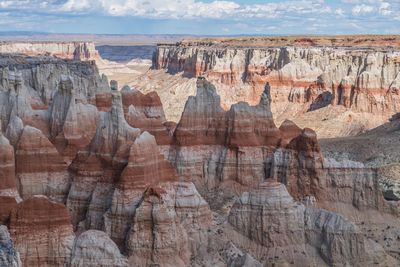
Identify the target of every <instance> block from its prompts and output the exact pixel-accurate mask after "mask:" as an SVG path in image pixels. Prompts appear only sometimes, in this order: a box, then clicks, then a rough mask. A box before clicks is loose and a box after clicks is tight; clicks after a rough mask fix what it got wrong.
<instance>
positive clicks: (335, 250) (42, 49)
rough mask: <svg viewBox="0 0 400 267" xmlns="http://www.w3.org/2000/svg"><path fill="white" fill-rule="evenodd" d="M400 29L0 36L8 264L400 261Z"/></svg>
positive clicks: (1, 225)
mask: <svg viewBox="0 0 400 267" xmlns="http://www.w3.org/2000/svg"><path fill="white" fill-rule="evenodd" d="M399 39H400V38H399V37H398V36H356V37H350V36H337V37H272V38H269V37H268V38H267V37H257V38H256V37H254V38H250V37H247V38H235V39H229V38H207V39H191V40H184V41H181V42H178V43H169V44H160V45H158V46H157V47H156V48H155V51H154V55H153V57H152V59H151V60H150V59H148V58H131V57H130V56H127V57H124V56H126V55H127V54H129V53H128V52H127V51H128V49H126V50H125V49H122V48H121V47H118V48H115V50H114V51H113V49H112V47H111V48H110V47H107V48H106V49H105V50H106V56H105V57H104V58H103V57H102V55H101V53H105V52H104V50H103V49H100V48H99V51H102V52H101V53H99V51H98V50H96V46H95V44H94V43H91V42H83V41H82V42H50V41H42V42H39V41H35V42H26V41H24V42H22V41H13V42H2V43H0V266H93V267H94V266H171V267H172V266H230V267H231V266H232V267H233V266H247V267H250V266H318V267H319V266H399V265H400V220H399V216H400V202H399V200H400V184H399V181H400V177H399V173H400V165H399V160H400V154H399V151H400V149H399V148H400V139H399V136H400V115H399V113H398V112H399V108H400V91H399V90H400V87H399V86H400V75H399V73H400V60H399V56H400V53H399V49H400V48H399ZM135 51H137V50H135ZM107 53H108V55H107ZM145 54H147V50H146V49H145ZM106 57H107V58H108V59H106ZM113 59H114V60H116V61H112V60H113ZM124 59H126V60H124ZM321 137H323V138H321Z"/></svg>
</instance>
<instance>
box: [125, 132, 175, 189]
mask: <svg viewBox="0 0 400 267" xmlns="http://www.w3.org/2000/svg"><path fill="white" fill-rule="evenodd" d="M129 154H130V155H129V162H128V165H127V166H126V167H125V169H124V171H123V172H122V174H121V180H120V183H119V185H118V187H119V188H121V190H140V191H144V190H145V189H146V188H147V187H148V186H150V185H155V184H157V183H160V182H168V181H177V180H178V178H177V175H176V172H175V168H174V167H173V166H172V165H171V164H170V163H169V162H168V161H167V160H165V159H164V156H163V155H161V154H160V151H159V149H158V147H157V145H156V141H155V138H154V136H152V135H151V134H149V133H148V132H143V133H142V134H141V135H140V136H139V137H138V138H137V139H136V140H135V142H134V143H133V145H132V146H131V149H130V153H129Z"/></svg>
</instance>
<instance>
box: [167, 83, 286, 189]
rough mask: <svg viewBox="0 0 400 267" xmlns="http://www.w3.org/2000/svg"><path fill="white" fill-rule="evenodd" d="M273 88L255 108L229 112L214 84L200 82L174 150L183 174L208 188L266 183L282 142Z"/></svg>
mask: <svg viewBox="0 0 400 267" xmlns="http://www.w3.org/2000/svg"><path fill="white" fill-rule="evenodd" d="M269 89H270V88H269V86H268V85H266V87H265V90H264V92H263V94H262V97H261V100H260V103H259V104H258V105H256V106H249V105H248V104H247V103H238V104H236V105H233V106H232V107H231V109H230V110H229V111H224V110H223V109H222V108H221V106H220V96H219V95H218V94H217V93H216V88H215V87H214V85H212V84H211V83H210V82H208V81H207V80H205V79H204V78H199V79H198V81H197V94H196V96H194V97H190V98H189V99H188V101H187V102H186V105H185V110H184V112H183V114H182V118H181V120H180V122H179V123H178V125H177V126H176V130H175V132H174V143H173V145H172V146H171V149H170V151H169V159H170V160H171V161H172V162H173V163H174V165H175V167H176V168H177V170H178V172H179V173H180V174H182V175H183V176H185V177H190V179H191V180H192V181H194V182H195V183H196V186H198V187H199V188H202V189H207V190H208V189H212V188H216V187H218V186H219V184H221V183H223V182H224V181H233V182H238V183H240V184H243V185H251V184H253V183H257V182H259V181H260V180H262V179H265V178H266V177H267V175H269V173H268V174H267V172H268V171H267V170H266V169H267V168H268V167H266V164H265V161H268V160H267V158H271V156H272V151H273V150H274V149H275V148H276V147H277V146H278V145H279V144H280V142H281V133H280V131H279V129H278V128H277V127H276V126H275V124H274V121H273V118H272V113H271V110H270V96H269ZM267 165H268V164H267ZM254 178H255V179H254Z"/></svg>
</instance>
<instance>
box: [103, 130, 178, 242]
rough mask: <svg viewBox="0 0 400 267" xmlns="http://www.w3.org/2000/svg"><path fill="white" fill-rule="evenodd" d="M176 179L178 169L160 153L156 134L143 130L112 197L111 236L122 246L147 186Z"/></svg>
mask: <svg viewBox="0 0 400 267" xmlns="http://www.w3.org/2000/svg"><path fill="white" fill-rule="evenodd" d="M177 180H178V178H177V175H176V171H175V168H174V167H173V166H172V165H171V164H170V163H169V162H168V161H167V160H165V159H164V156H163V155H161V154H160V152H159V148H158V146H157V143H156V140H155V138H154V136H152V135H150V134H149V133H148V132H143V133H142V134H141V135H140V136H139V137H138V138H136V140H135V142H134V143H133V145H132V146H131V148H130V153H129V161H128V165H127V166H126V167H125V168H124V170H123V172H122V174H121V178H120V180H119V182H118V183H117V186H116V190H115V192H114V194H113V197H112V205H111V210H110V213H109V214H108V215H107V217H108V219H107V220H108V226H106V227H107V228H108V231H109V232H110V236H111V238H112V239H113V240H114V241H115V242H116V243H117V244H118V245H119V246H123V244H124V240H125V237H126V231H127V230H128V229H129V225H130V223H131V222H130V218H131V216H132V214H133V213H134V210H135V206H136V205H138V204H139V202H140V201H141V199H142V197H143V193H144V192H145V191H146V190H147V188H149V187H150V186H156V185H157V184H158V183H161V182H168V181H177Z"/></svg>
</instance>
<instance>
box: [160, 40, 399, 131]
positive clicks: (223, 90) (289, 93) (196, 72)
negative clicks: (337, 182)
mask: <svg viewBox="0 0 400 267" xmlns="http://www.w3.org/2000/svg"><path fill="white" fill-rule="evenodd" d="M250 43H251V42H248V45H247V46H246V45H245V46H243V45H240V44H232V45H230V44H229V42H227V43H223V41H221V40H215V41H214V42H210V43H202V42H181V43H178V44H177V45H159V46H158V47H157V50H156V53H155V55H154V57H153V69H156V70H158V69H164V70H166V71H167V72H169V73H170V74H177V73H183V74H182V75H183V76H184V77H199V76H204V77H206V78H207V79H209V80H210V81H211V82H213V83H215V84H216V85H218V93H219V94H220V95H221V97H222V100H223V106H227V107H229V106H230V105H232V104H234V103H236V102H238V101H246V102H248V103H250V104H256V103H257V102H258V100H259V96H260V95H261V93H262V91H263V90H264V86H265V84H266V83H267V82H268V83H269V85H270V86H271V98H272V103H273V105H272V112H273V114H274V115H275V118H276V119H277V120H278V122H282V121H284V120H285V119H291V120H293V119H295V120H298V121H302V118H303V117H304V118H305V117H307V116H308V115H307V116H306V115H305V113H307V112H311V111H315V110H318V109H321V108H323V107H327V106H329V109H332V110H337V109H340V108H341V107H344V108H345V110H348V111H349V112H351V114H364V115H363V116H366V115H365V114H368V116H369V118H370V120H369V122H368V123H367V122H366V121H365V120H363V117H362V116H361V115H360V118H357V117H358V115H356V116H354V117H355V119H356V120H357V121H358V122H359V123H361V124H363V126H364V130H365V128H370V127H372V128H373V127H376V126H378V125H379V124H382V123H383V122H385V121H386V120H387V119H388V118H390V117H391V115H392V114H393V113H396V112H399V107H400V105H399V103H400V96H399V93H398V89H397V88H398V86H397V80H398V76H399V75H398V73H399V70H400V66H399V61H398V60H396V59H397V57H398V51H396V50H394V51H393V50H392V49H389V48H385V47H382V48H370V49H357V48H349V47H335V46H328V47H307V46H302V45H297V44H294V45H290V46H288V45H283V46H281V47H277V46H269V45H267V44H266V45H259V46H254V45H251V44H250ZM169 97H174V96H173V95H170V96H169ZM163 101H166V100H164V99H163ZM338 106H339V107H338ZM314 113H316V114H319V115H318V117H319V120H323V119H325V117H326V116H325V115H324V112H323V110H321V111H316V112H314ZM341 120H343V119H341ZM317 123H318V121H316V122H308V124H307V121H305V122H304V123H303V124H302V125H304V126H308V127H313V128H315V126H316V125H317ZM343 123H345V121H343ZM304 126H303V127H304ZM341 127H345V125H343V126H341ZM318 130H319V129H318ZM360 130H361V131H362V129H359V130H358V132H360ZM358 132H355V133H352V134H353V135H354V134H356V133H358ZM319 133H320V135H321V136H322V135H324V136H332V135H335V134H345V132H343V133H340V130H338V131H337V132H335V133H334V132H329V131H328V130H324V129H321V130H319Z"/></svg>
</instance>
